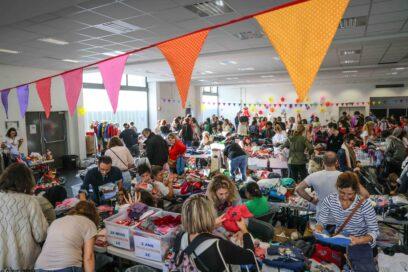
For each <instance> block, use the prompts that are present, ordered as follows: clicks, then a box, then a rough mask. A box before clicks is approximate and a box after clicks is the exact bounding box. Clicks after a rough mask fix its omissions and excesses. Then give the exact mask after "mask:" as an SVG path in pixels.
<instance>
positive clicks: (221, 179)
mask: <svg viewBox="0 0 408 272" xmlns="http://www.w3.org/2000/svg"><path fill="white" fill-rule="evenodd" d="M206 195H207V196H208V198H209V199H210V200H211V201H212V202H213V204H214V207H215V209H216V210H217V213H218V214H222V213H223V212H224V211H225V210H226V209H227V208H229V207H232V206H237V205H240V204H242V200H241V197H240V196H239V193H238V189H237V186H236V185H235V184H234V182H232V181H231V180H230V179H229V178H228V177H227V176H225V175H221V174H220V175H216V176H214V177H213V179H212V180H211V182H210V184H209V185H208V188H207V193H206Z"/></svg>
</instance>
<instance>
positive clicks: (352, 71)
mask: <svg viewBox="0 0 408 272" xmlns="http://www.w3.org/2000/svg"><path fill="white" fill-rule="evenodd" d="M357 72H358V71H357V70H348V71H343V72H342V73H343V74H348V73H357Z"/></svg>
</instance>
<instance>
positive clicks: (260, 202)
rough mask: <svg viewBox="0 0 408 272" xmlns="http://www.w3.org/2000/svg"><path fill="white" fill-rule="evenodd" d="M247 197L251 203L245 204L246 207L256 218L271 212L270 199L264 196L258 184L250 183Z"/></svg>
mask: <svg viewBox="0 0 408 272" xmlns="http://www.w3.org/2000/svg"><path fill="white" fill-rule="evenodd" d="M245 197H246V198H247V199H249V201H247V202H245V205H246V206H247V208H248V210H249V211H250V212H251V213H252V214H253V215H254V216H255V217H258V216H262V215H265V214H267V213H268V212H269V210H270V207H269V204H268V199H267V198H266V197H264V196H262V192H261V190H260V189H259V186H258V184H257V183H256V182H250V183H248V184H247V185H246V188H245Z"/></svg>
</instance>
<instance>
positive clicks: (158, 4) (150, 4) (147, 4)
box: [122, 0, 178, 12]
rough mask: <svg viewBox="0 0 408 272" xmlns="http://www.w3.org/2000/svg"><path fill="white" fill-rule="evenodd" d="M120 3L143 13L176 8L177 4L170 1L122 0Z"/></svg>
mask: <svg viewBox="0 0 408 272" xmlns="http://www.w3.org/2000/svg"><path fill="white" fill-rule="evenodd" d="M122 3H124V4H126V5H129V6H131V7H134V8H136V9H138V10H141V11H144V12H156V11H161V10H167V9H171V8H175V7H177V6H178V4H177V3H175V2H173V1H171V0H154V1H152V0H124V1H122Z"/></svg>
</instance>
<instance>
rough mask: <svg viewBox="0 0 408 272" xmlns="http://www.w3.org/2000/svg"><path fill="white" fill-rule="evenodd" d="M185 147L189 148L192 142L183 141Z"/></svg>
mask: <svg viewBox="0 0 408 272" xmlns="http://www.w3.org/2000/svg"><path fill="white" fill-rule="evenodd" d="M183 142H184V144H185V145H186V147H191V146H192V145H193V141H183Z"/></svg>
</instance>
